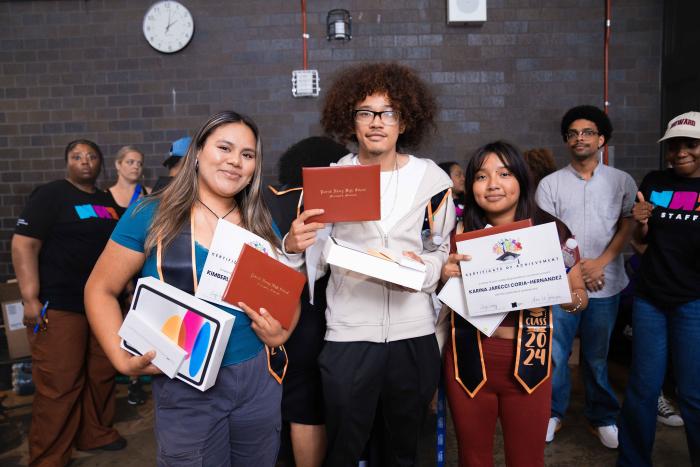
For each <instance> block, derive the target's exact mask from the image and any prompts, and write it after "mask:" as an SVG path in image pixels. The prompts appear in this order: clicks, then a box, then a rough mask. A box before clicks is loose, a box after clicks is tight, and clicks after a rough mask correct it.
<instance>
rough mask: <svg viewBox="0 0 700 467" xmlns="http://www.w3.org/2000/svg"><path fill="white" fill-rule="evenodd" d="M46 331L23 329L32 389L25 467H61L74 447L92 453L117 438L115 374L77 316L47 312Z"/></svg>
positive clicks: (80, 317) (81, 318)
mask: <svg viewBox="0 0 700 467" xmlns="http://www.w3.org/2000/svg"><path fill="white" fill-rule="evenodd" d="M46 316H47V318H48V326H47V329H46V331H39V332H38V333H37V334H34V333H33V329H32V328H27V333H28V335H29V343H30V345H31V349H32V378H33V380H34V385H35V387H36V392H35V394H34V403H33V405H32V424H31V427H30V430H29V465H30V466H51V467H54V466H64V465H66V464H67V463H68V461H69V460H70V456H71V451H72V448H73V445H75V446H76V447H77V448H78V449H82V450H85V449H93V448H97V447H100V446H104V445H105V444H109V443H111V442H114V441H116V440H117V439H119V433H118V432H117V430H115V429H114V428H112V427H111V426H112V420H113V419H114V409H115V382H114V377H115V375H116V371H115V370H114V368H113V367H112V365H111V363H110V362H109V360H108V359H107V356H106V355H105V354H104V352H103V351H102V348H101V347H100V345H99V344H98V343H97V340H96V339H95V336H93V335H92V333H91V332H90V328H89V326H88V322H87V318H85V315H82V314H79V313H72V312H68V311H59V310H52V309H49V310H48V311H47V313H46Z"/></svg>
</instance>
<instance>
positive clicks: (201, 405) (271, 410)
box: [153, 349, 282, 467]
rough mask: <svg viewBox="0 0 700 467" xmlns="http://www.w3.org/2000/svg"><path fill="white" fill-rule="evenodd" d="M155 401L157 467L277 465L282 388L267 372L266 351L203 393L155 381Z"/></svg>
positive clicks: (225, 372)
mask: <svg viewBox="0 0 700 467" xmlns="http://www.w3.org/2000/svg"><path fill="white" fill-rule="evenodd" d="M153 399H154V402H155V431H156V440H157V443H158V448H157V449H158V453H157V458H158V466H159V467H160V466H162V467H165V466H167V467H177V466H188V467H191V466H213V465H216V466H234V467H235V466H256V467H267V466H270V467H273V466H274V465H275V461H276V459H277V451H278V449H279V440H280V437H279V431H280V425H281V415H280V413H281V412H280V403H281V399H282V385H280V384H278V383H277V381H275V380H274V378H273V377H272V376H271V375H270V373H269V372H268V370H267V355H266V352H265V349H263V350H262V351H260V353H259V354H258V355H256V356H255V357H254V358H252V359H250V360H247V361H245V362H242V363H239V364H236V365H230V366H225V367H222V368H221V370H219V376H218V378H217V381H216V384H215V385H214V386H213V387H212V388H210V389H208V390H207V391H205V392H201V391H199V390H198V389H195V388H193V387H191V386H189V385H187V384H185V383H183V382H182V381H179V380H176V379H172V380H171V379H168V378H167V377H165V376H162V377H156V378H153Z"/></svg>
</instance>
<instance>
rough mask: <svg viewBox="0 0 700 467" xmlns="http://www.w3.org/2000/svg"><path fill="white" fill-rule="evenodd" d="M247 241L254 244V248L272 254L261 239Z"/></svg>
mask: <svg viewBox="0 0 700 467" xmlns="http://www.w3.org/2000/svg"><path fill="white" fill-rule="evenodd" d="M246 243H247V244H248V245H250V246H252V247H253V248H255V249H256V250H258V251H260V252H262V253H265V254H266V255H268V256H270V252H269V251H268V249H267V248H265V245H264V244H263V243H262V242H260V241H258V240H251V241H249V242H246Z"/></svg>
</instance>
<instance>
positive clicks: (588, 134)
mask: <svg viewBox="0 0 700 467" xmlns="http://www.w3.org/2000/svg"><path fill="white" fill-rule="evenodd" d="M599 134H600V133H598V132H597V131H595V130H591V129H590V128H586V129H584V130H581V131H577V130H569V131H567V132H566V133H564V136H565V137H566V140H567V141H571V140H572V139H578V137H579V136H583V137H584V138H592V137H593V136H597V135H599Z"/></svg>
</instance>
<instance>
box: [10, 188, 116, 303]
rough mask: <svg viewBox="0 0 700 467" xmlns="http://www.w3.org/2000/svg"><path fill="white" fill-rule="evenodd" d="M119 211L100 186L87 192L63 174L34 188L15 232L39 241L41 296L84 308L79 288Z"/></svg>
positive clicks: (82, 284)
mask: <svg viewBox="0 0 700 467" xmlns="http://www.w3.org/2000/svg"><path fill="white" fill-rule="evenodd" d="M118 219H119V216H118V214H117V212H116V210H115V205H114V203H113V201H112V200H111V198H110V197H109V196H108V195H107V194H106V193H105V192H104V191H101V190H97V191H95V192H94V193H86V192H84V191H82V190H80V189H78V188H76V187H75V186H74V185H73V184H72V183H70V182H69V181H67V180H56V181H54V182H51V183H47V184H46V185H42V186H40V187H38V188H36V189H35V190H34V191H33V192H32V194H31V195H29V199H28V200H27V204H26V206H25V207H24V210H23V211H22V214H21V215H20V216H19V219H17V225H16V227H15V233H16V234H19V235H25V236H27V237H32V238H36V239H39V240H41V241H42V244H41V250H40V251H39V300H40V301H41V302H42V303H43V302H45V301H47V300H48V301H49V307H50V308H54V309H57V310H64V311H72V312H76V313H85V305H84V304H83V289H84V288H85V282H87V279H88V277H89V276H90V272H92V268H93V267H94V266H95V263H96V262H97V258H99V257H100V254H101V253H102V250H103V249H104V246H105V245H106V244H107V240H108V239H109V236H110V234H111V233H112V230H113V229H114V226H115V225H116V224H117V220H118Z"/></svg>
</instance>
